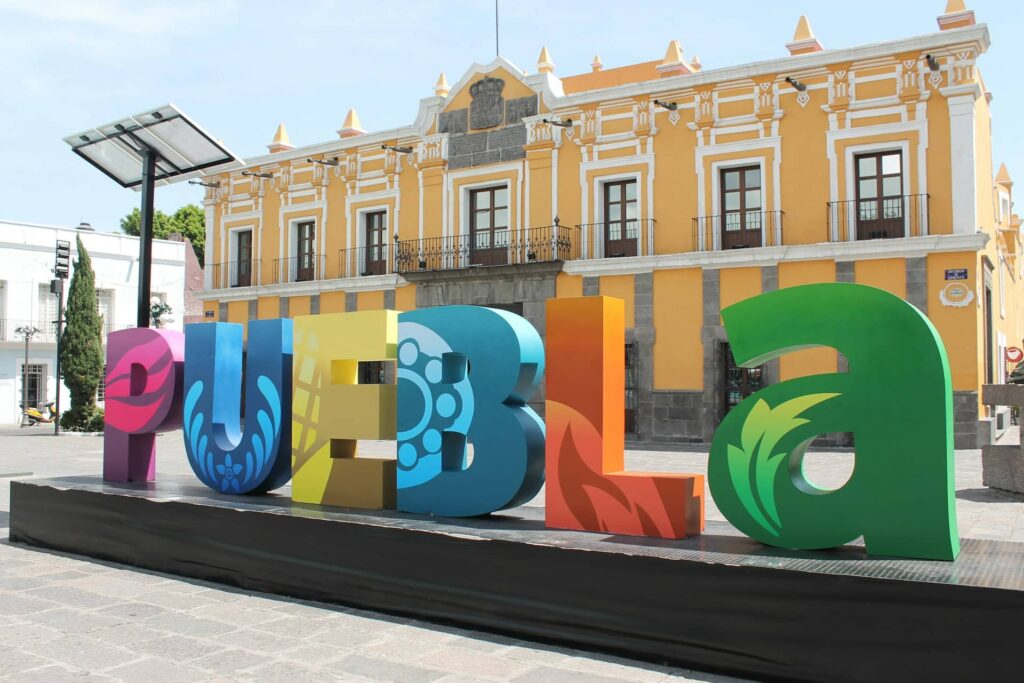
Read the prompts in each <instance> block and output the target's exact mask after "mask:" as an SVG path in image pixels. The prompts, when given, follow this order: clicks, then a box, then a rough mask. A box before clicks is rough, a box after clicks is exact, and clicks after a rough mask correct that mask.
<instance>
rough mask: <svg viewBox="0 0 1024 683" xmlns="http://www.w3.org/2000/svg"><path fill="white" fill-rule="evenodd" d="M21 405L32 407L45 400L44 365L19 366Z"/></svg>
mask: <svg viewBox="0 0 1024 683" xmlns="http://www.w3.org/2000/svg"><path fill="white" fill-rule="evenodd" d="M21 378H22V379H21V382H22V387H21V405H22V407H25V408H34V407H36V406H38V405H39V404H41V403H45V402H46V366H45V365H42V364H40V365H34V364H30V365H22V367H21Z"/></svg>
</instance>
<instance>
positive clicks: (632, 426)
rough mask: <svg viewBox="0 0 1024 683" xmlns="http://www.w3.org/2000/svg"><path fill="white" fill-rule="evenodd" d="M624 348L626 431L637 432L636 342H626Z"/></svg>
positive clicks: (637, 384) (628, 432)
mask: <svg viewBox="0 0 1024 683" xmlns="http://www.w3.org/2000/svg"><path fill="white" fill-rule="evenodd" d="M625 348H626V397H625V398H626V401H625V407H626V415H625V419H626V433H627V434H636V433H637V426H636V423H637V412H636V406H637V390H638V388H639V381H638V376H637V375H638V360H639V358H638V354H637V347H636V342H627V343H626V345H625Z"/></svg>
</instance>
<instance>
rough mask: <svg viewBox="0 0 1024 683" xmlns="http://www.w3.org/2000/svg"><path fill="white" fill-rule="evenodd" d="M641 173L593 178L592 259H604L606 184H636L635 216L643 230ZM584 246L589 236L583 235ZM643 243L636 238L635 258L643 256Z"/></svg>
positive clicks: (644, 205)
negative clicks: (628, 181) (627, 182)
mask: <svg viewBox="0 0 1024 683" xmlns="http://www.w3.org/2000/svg"><path fill="white" fill-rule="evenodd" d="M642 175H643V174H642V172H641V171H628V172H625V173H608V174H605V175H599V176H593V188H594V213H593V215H594V218H595V219H596V220H595V221H594V223H593V224H592V225H594V226H596V227H595V228H594V231H593V232H594V235H593V238H594V258H604V233H605V229H604V224H605V219H604V186H605V185H607V184H608V183H614V182H618V181H620V180H632V181H633V182H635V183H636V204H637V206H636V215H637V220H638V221H640V227H641V230H642V228H643V221H644V217H645V216H646V215H647V203H646V201H645V199H644V193H642V192H641V191H640V188H641V187H643V183H641V179H642V178H641V176H642ZM583 241H584V244H586V243H587V242H588V241H589V235H583ZM644 251H645V250H644V241H643V240H642V239H640V235H637V238H636V254H637V256H645V255H646V254H645V253H644Z"/></svg>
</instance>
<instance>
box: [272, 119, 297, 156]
mask: <svg viewBox="0 0 1024 683" xmlns="http://www.w3.org/2000/svg"><path fill="white" fill-rule="evenodd" d="M267 149H268V150H270V153H271V154H277V153H278V152H287V151H288V150H289V149H295V145H293V144H292V143H291V140H289V139H288V131H287V130H285V127H284V124H283V123H279V124H278V125H277V132H275V133H274V140H273V141H272V142H271V143H270V144H269V145H267Z"/></svg>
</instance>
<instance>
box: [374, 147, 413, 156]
mask: <svg viewBox="0 0 1024 683" xmlns="http://www.w3.org/2000/svg"><path fill="white" fill-rule="evenodd" d="M380 148H381V149H390V150H391V151H392V152H398V153H399V154H412V153H413V152H414V151H415V150H414V149H413V148H412V147H404V146H401V145H381V146H380Z"/></svg>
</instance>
